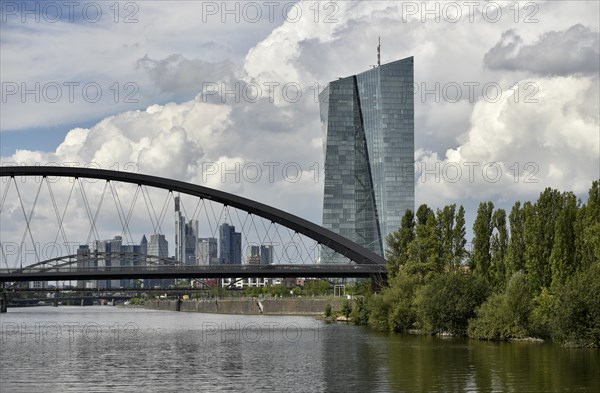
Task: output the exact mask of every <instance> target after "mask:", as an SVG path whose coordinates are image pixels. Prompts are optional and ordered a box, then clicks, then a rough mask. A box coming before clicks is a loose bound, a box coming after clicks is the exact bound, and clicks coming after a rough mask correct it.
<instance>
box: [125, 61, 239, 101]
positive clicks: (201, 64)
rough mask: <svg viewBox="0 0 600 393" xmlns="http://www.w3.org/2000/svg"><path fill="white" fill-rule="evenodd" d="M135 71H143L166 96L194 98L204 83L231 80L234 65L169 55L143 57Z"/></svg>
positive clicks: (137, 63) (228, 62)
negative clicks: (190, 95)
mask: <svg viewBox="0 0 600 393" xmlns="http://www.w3.org/2000/svg"><path fill="white" fill-rule="evenodd" d="M136 68H141V69H144V70H145V71H146V72H147V73H148V75H149V76H150V79H151V80H152V81H153V82H154V83H155V84H156V86H158V88H160V90H161V91H163V92H167V93H179V94H194V95H195V94H197V93H198V92H199V91H201V90H202V86H203V83H218V82H223V81H230V80H232V79H233V78H234V71H235V70H234V64H233V63H232V62H231V61H229V60H224V61H222V62H216V63H211V62H207V61H203V60H201V59H191V60H190V59H187V58H185V57H184V56H183V55H181V54H172V55H170V56H168V57H166V58H164V59H160V60H155V59H152V58H151V57H150V56H149V55H147V54H146V55H145V56H144V57H142V58H141V59H138V60H137V61H136Z"/></svg>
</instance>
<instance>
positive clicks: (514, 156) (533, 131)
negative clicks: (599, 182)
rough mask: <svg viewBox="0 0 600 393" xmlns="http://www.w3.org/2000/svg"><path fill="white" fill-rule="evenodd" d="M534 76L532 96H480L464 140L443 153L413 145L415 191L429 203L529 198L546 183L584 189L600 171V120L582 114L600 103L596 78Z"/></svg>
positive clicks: (598, 108)
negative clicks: (535, 90) (416, 170)
mask: <svg viewBox="0 0 600 393" xmlns="http://www.w3.org/2000/svg"><path fill="white" fill-rule="evenodd" d="M536 82H537V83H538V84H539V86H540V90H539V95H538V100H537V102H531V103H525V102H522V101H516V100H515V93H514V92H506V93H504V94H503V96H502V97H501V98H500V100H499V101H498V102H495V103H492V102H488V101H485V100H481V101H479V102H478V103H477V104H476V105H475V107H474V108H473V112H472V115H471V124H470V129H469V131H468V133H467V135H466V140H465V143H463V144H461V145H460V146H457V147H456V148H453V149H448V150H447V151H446V154H445V156H443V157H438V155H437V154H436V153H434V152H431V151H427V150H421V151H418V152H417V157H416V159H417V168H419V169H421V173H420V176H419V181H418V183H417V184H418V186H417V190H418V194H419V195H421V196H422V197H424V199H426V200H429V202H430V203H432V204H434V205H439V204H440V203H443V201H444V200H446V199H459V200H460V199H465V198H475V199H479V200H486V199H491V200H498V199H500V200H502V199H505V200H506V199H508V200H511V199H514V198H531V197H532V196H535V195H536V194H537V193H538V192H539V191H541V190H543V189H544V188H545V187H553V188H557V189H559V190H572V191H574V192H576V193H579V195H582V194H585V192H587V190H588V188H589V187H590V184H591V180H593V179H597V178H598V177H599V175H600V174H599V173H598V170H599V167H598V165H599V160H600V134H599V132H598V130H599V129H600V124H599V120H598V116H597V115H596V116H595V117H590V116H588V115H586V114H588V113H592V112H595V113H598V112H599V111H600V107H599V104H598V98H597V97H598V96H597V91H598V88H599V86H598V78H574V77H560V78H544V79H537V80H536ZM593 96H595V97H596V98H595V99H591V100H590V99H588V97H593ZM425 169H426V170H427V171H429V173H427V172H426V171H425Z"/></svg>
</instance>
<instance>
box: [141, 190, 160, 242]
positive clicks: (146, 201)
mask: <svg viewBox="0 0 600 393" xmlns="http://www.w3.org/2000/svg"><path fill="white" fill-rule="evenodd" d="M138 187H139V188H141V189H142V197H144V203H145V205H146V210H147V211H148V216H149V217H150V222H151V223H152V228H153V229H154V232H153V233H156V234H158V233H159V232H158V228H157V224H158V217H156V211H154V206H153V205H152V199H150V194H149V193H148V188H147V187H146V186H142V185H140V184H138ZM144 190H145V191H146V192H145V193H144ZM146 194H148V200H146ZM148 201H150V205H148ZM150 207H152V212H151V211H150ZM152 214H154V217H152ZM154 220H156V224H155V223H154Z"/></svg>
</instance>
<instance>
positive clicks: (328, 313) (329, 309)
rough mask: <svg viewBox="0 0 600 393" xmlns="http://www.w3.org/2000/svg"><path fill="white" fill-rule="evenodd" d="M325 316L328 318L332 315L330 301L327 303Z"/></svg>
mask: <svg viewBox="0 0 600 393" xmlns="http://www.w3.org/2000/svg"><path fill="white" fill-rule="evenodd" d="M325 316H326V317H327V318H329V317H331V304H329V303H327V304H326V305H325Z"/></svg>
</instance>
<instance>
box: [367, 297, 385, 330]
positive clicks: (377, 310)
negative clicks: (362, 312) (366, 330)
mask: <svg viewBox="0 0 600 393" xmlns="http://www.w3.org/2000/svg"><path fill="white" fill-rule="evenodd" d="M367 305H368V309H369V326H370V327H372V328H373V329H375V330H378V331H380V332H383V331H388V330H389V325H388V314H389V307H388V305H387V304H386V302H384V300H383V295H381V294H377V293H376V294H374V295H373V296H371V297H370V298H369V301H368V303H367Z"/></svg>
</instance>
